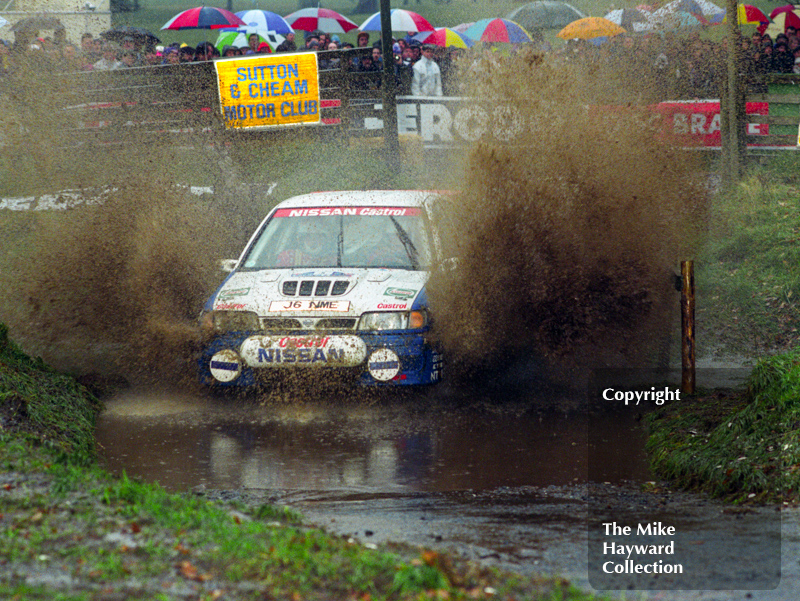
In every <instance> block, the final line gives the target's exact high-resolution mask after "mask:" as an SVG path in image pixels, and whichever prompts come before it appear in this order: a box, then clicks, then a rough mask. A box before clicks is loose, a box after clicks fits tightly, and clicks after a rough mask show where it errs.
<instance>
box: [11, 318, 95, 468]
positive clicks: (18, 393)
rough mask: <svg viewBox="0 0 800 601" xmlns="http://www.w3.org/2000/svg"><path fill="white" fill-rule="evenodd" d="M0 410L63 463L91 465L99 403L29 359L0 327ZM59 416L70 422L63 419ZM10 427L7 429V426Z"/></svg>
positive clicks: (41, 364)
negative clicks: (56, 453) (52, 450)
mask: <svg viewBox="0 0 800 601" xmlns="http://www.w3.org/2000/svg"><path fill="white" fill-rule="evenodd" d="M0 409H2V411H3V413H4V414H5V415H6V416H8V417H7V419H9V420H10V421H11V423H12V424H19V428H20V429H21V430H22V431H23V432H24V433H26V434H29V435H31V436H33V437H36V439H37V440H40V441H42V442H43V443H44V444H45V445H47V446H48V447H50V448H52V449H54V450H56V451H57V452H58V454H59V459H60V460H63V461H64V462H66V463H71V464H78V465H85V464H88V463H91V462H92V461H93V460H94V452H95V442H94V432H93V429H94V420H95V417H96V415H97V413H98V411H99V410H100V403H99V401H98V400H97V399H96V398H95V397H94V396H92V395H91V393H89V391H88V390H87V389H86V388H85V387H83V386H81V385H80V384H78V383H77V382H76V381H75V380H74V379H73V378H71V377H69V376H65V375H61V374H57V373H55V372H53V371H52V370H50V369H49V368H48V367H47V366H46V365H45V364H44V363H43V362H42V361H41V360H36V359H31V358H30V357H28V356H27V355H25V354H24V353H23V352H22V350H21V349H20V348H19V347H18V346H17V345H16V344H15V343H14V342H13V341H11V340H9V338H8V329H7V328H6V326H5V325H3V324H0ZM65 414H67V415H69V416H70V419H64V416H65ZM12 427H13V426H12Z"/></svg>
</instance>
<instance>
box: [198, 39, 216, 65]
mask: <svg viewBox="0 0 800 601" xmlns="http://www.w3.org/2000/svg"><path fill="white" fill-rule="evenodd" d="M218 57H219V50H217V49H216V47H215V46H214V44H212V43H211V42H200V43H199V44H198V45H197V48H195V51H194V60H196V61H210V60H214V59H215V58H218Z"/></svg>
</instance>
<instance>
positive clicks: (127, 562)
mask: <svg viewBox="0 0 800 601" xmlns="http://www.w3.org/2000/svg"><path fill="white" fill-rule="evenodd" d="M0 334H1V335H2V337H0V410H2V412H3V416H4V418H7V419H10V420H11V421H10V422H9V423H13V424H14V429H13V430H9V429H4V431H3V432H2V433H1V434H0V471H2V472H3V473H4V474H5V475H6V477H5V478H4V482H5V484H4V487H3V491H2V492H3V494H2V495H0V516H2V519H0V566H3V570H0V571H2V572H3V576H2V578H0V596H2V597H3V598H9V599H63V600H65V601H66V600H73V599H75V600H77V599H91V598H97V595H98V594H105V593H107V592H108V591H117V592H119V593H120V594H123V595H128V596H126V597H125V598H134V597H135V598H137V599H141V598H148V599H160V598H164V599H169V598H175V595H174V594H171V593H169V592H162V591H161V590H160V589H161V588H162V587H164V586H166V588H167V590H168V589H171V588H173V587H178V589H180V588H181V587H186V586H190V587H195V590H197V591H200V592H198V593H197V594H198V595H199V597H198V598H205V597H204V595H205V596H207V597H208V598H209V599H210V598H215V597H214V595H213V594H212V592H213V591H215V590H221V591H227V592H228V593H230V594H231V595H232V596H231V597H230V598H237V599H251V598H252V599H262V598H264V593H265V592H268V593H269V595H271V598H302V599H309V600H313V599H353V598H360V599H367V598H369V599H397V600H404V599H409V600H410V599H429V598H450V599H468V598H470V599H471V598H487V597H492V596H494V595H493V594H489V593H486V592H485V591H486V589H487V587H491V589H494V591H496V594H497V595H498V596H500V597H501V598H506V597H513V598H518V599H531V600H546V599H564V600H569V601H583V600H590V599H596V598H597V597H595V596H594V595H592V594H590V593H585V592H582V591H580V590H577V589H575V588H574V587H572V586H571V585H570V584H569V583H568V582H566V581H564V580H562V579H558V578H539V579H533V580H530V579H524V578H521V577H519V576H515V575H512V574H505V573H500V572H498V571H496V570H492V569H486V568H480V567H478V566H475V565H472V564H466V563H456V562H455V561H454V560H452V559H451V558H450V557H448V556H445V555H442V554H440V553H437V552H433V551H424V550H422V551H421V550H418V549H411V548H406V547H401V546H398V545H383V546H381V547H376V546H374V545H373V546H372V547H373V548H367V547H366V546H362V545H360V544H358V543H357V542H355V541H353V540H352V539H348V538H345V537H338V536H331V535H329V534H327V533H326V532H324V531H322V530H319V529H316V528H310V527H307V526H304V525H303V524H302V516H300V515H299V514H297V513H296V512H294V511H292V510H289V509H286V508H280V507H271V506H268V505H262V506H260V507H257V508H248V507H246V506H236V505H218V504H215V503H212V502H210V501H207V500H206V499H204V498H202V497H199V496H195V495H177V494H171V493H168V492H166V491H165V490H164V489H162V488H161V487H160V486H158V485H156V484H145V483H142V482H139V481H137V480H134V479H131V478H128V477H127V475H125V474H124V473H123V474H122V476H121V477H113V476H111V475H110V474H108V473H107V472H105V471H103V470H101V469H99V468H98V467H97V466H96V465H94V464H92V462H91V459H92V458H93V450H94V447H93V446H92V445H90V444H88V442H87V441H88V440H90V439H91V435H92V431H93V427H92V426H93V418H94V416H95V415H96V412H97V411H98V409H99V405H98V403H97V401H96V399H95V398H94V397H92V396H91V395H90V394H88V392H87V391H86V390H85V389H84V388H83V387H82V386H80V385H78V384H77V383H75V381H74V380H72V379H71V378H69V377H68V376H64V375H61V374H58V373H55V372H53V371H52V370H51V369H49V368H48V367H47V366H46V365H44V364H43V363H41V362H40V361H38V360H34V359H31V358H29V357H27V356H26V355H25V354H24V353H22V352H21V351H20V350H19V348H18V347H17V346H16V345H15V344H14V343H13V342H11V341H10V340H9V339H8V337H7V335H6V330H5V327H2V328H0ZM20 407H23V408H25V411H24V412H22V411H19V408H20ZM56 407H57V409H58V410H55V408H56ZM32 567H34V568H35V570H34V571H36V570H43V571H44V572H46V573H47V574H48V577H57V576H59V575H63V576H68V577H69V578H71V579H74V580H76V581H77V582H79V583H80V584H79V586H78V587H77V589H80V590H88V591H90V592H87V593H85V594H83V593H81V592H79V591H77V589H76V592H72V593H71V592H66V591H64V590H61V589H63V588H68V587H62V586H60V585H58V584H57V582H58V581H57V580H54V581H53V582H54V583H53V584H52V585H49V586H30V585H28V584H25V583H24V579H23V578H21V577H19V576H17V575H16V574H26V573H30V572H31V568H32ZM9 570H10V571H9ZM132 582H136V583H139V584H137V585H135V586H137V587H139V588H141V589H142V590H137V591H134V592H131V591H130V590H129V588H128V587H130V586H131V583H132ZM206 585H207V587H206V588H204V589H203V588H197V587H203V586H206ZM240 585H241V587H242V588H240ZM56 589H58V592H57V591H56ZM101 591H102V593H101ZM203 591H205V592H203ZM130 595H133V596H130ZM226 598H228V597H226Z"/></svg>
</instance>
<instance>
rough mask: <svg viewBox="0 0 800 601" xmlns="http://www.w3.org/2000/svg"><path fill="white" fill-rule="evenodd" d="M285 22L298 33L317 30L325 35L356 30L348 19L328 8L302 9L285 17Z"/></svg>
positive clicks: (354, 25) (355, 26) (356, 26)
mask: <svg viewBox="0 0 800 601" xmlns="http://www.w3.org/2000/svg"><path fill="white" fill-rule="evenodd" d="M286 20H287V21H288V23H289V25H291V26H292V27H293V28H295V29H299V30H300V31H314V30H316V29H319V30H321V31H324V32H325V33H347V32H348V31H352V30H353V29H358V25H356V24H355V23H353V22H352V21H351V20H350V19H348V18H347V17H345V16H344V15H340V14H339V13H337V12H336V11H335V10H331V9H330V8H302V9H300V10H296V11H294V12H293V13H292V14H290V15H286Z"/></svg>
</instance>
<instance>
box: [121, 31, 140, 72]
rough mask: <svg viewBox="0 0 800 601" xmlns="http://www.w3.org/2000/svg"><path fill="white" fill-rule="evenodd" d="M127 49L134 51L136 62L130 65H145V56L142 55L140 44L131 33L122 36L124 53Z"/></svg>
mask: <svg viewBox="0 0 800 601" xmlns="http://www.w3.org/2000/svg"><path fill="white" fill-rule="evenodd" d="M125 51H130V52H132V53H133V58H134V64H133V65H129V66H134V67H141V66H142V65H144V57H143V56H142V53H141V52H140V51H139V48H138V45H137V44H136V40H134V39H133V37H131V36H129V35H126V36H125V37H124V38H122V52H123V53H124V52H125ZM123 62H124V61H123ZM126 64H127V63H126Z"/></svg>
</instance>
